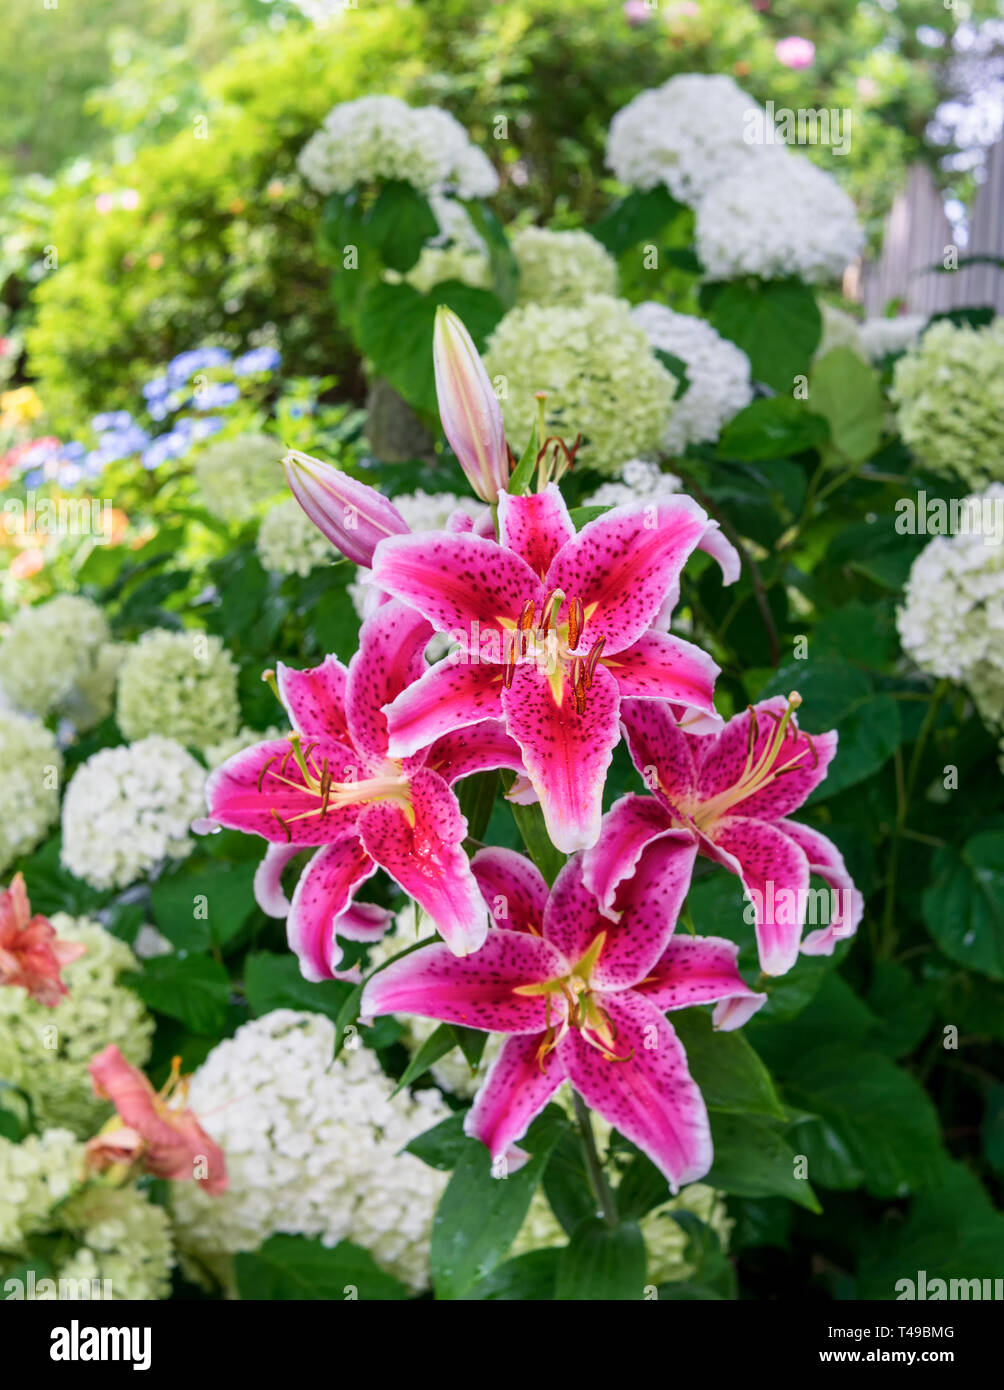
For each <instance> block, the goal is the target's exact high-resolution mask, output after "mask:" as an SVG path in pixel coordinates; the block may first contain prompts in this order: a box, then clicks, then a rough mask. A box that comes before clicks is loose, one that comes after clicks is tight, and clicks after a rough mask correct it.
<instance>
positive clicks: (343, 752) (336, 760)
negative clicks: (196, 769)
mask: <svg viewBox="0 0 1004 1390" xmlns="http://www.w3.org/2000/svg"><path fill="white" fill-rule="evenodd" d="M325 758H326V759H327V760H328V765H329V767H330V768H331V769H332V770H333V771H334V774H335V777H336V778H339V779H341V778H344V779H346V780H350V779H353V778H359V777H362V776H364V775H365V773H364V769H363V768H362V767H360V764H359V759H358V758H357V757H356V755H355V753H353V752H352V750H351V749H350V748H347V747H345V746H344V745H343V744H339V743H333V742H330V741H327V740H318V741H317V742H316V743H315V744H314V747H313V749H312V750H311V754H310V759H309V762H311V763H313V764H314V765H315V766H316V769H317V771H318V773H320V770H321V768H322V766H323V762H324V759H325ZM206 802H207V804H208V806H209V814H210V816H211V817H212V819H213V820H214V821H218V822H219V823H220V825H226V826H229V827H230V829H231V830H244V831H246V832H249V833H250V834H252V835H261V837H262V838H263V839H265V840H271V841H273V842H274V843H276V844H283V843H285V844H294V845H326V844H330V843H332V842H334V841H337V840H341V839H344V838H345V837H346V836H348V835H351V834H352V833H353V831H354V828H355V824H356V819H357V817H358V814H359V808H358V806H341V807H337V806H329V807H328V809H327V811H323V812H322V810H321V807H322V804H323V803H322V798H321V797H320V796H319V795H318V794H316V793H315V792H312V791H309V790H308V789H307V787H306V786H305V785H304V782H303V777H302V774H301V773H300V770H299V768H298V767H297V764H296V761H295V759H294V757H293V756H292V753H291V751H290V745H289V742H288V740H286V739H272V740H269V741H268V742H266V743H256V744H255V745H254V747H252V748H244V749H242V750H241V752H239V753H235V754H234V756H233V757H232V758H228V759H227V761H226V762H225V763H222V764H221V765H220V766H219V767H218V768H215V769H214V770H213V771H212V772H211V773H210V774H209V776H208V777H207V778H206Z"/></svg>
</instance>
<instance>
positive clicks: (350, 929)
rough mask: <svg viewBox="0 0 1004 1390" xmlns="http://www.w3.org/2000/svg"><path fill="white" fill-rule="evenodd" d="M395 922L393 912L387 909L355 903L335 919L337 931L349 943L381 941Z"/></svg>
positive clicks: (373, 904) (371, 904)
mask: <svg viewBox="0 0 1004 1390" xmlns="http://www.w3.org/2000/svg"><path fill="white" fill-rule="evenodd" d="M393 920H394V914H393V912H390V911H389V910H388V909H387V908H385V907H378V906H377V905H376V903H355V902H353V903H349V905H348V907H347V908H346V909H345V911H344V912H343V913H341V914H340V915H339V916H338V917H337V918H336V919H335V931H336V934H337V935H338V936H344V937H345V939H346V940H347V941H379V940H380V938H381V937H382V936H384V935H385V934H386V932H387V928H388V927H389V926H390V924H391V922H393Z"/></svg>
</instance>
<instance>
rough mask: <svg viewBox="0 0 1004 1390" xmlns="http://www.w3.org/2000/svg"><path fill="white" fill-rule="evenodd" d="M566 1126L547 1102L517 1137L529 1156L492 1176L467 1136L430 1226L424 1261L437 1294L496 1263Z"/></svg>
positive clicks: (453, 1292) (449, 1293)
mask: <svg viewBox="0 0 1004 1390" xmlns="http://www.w3.org/2000/svg"><path fill="white" fill-rule="evenodd" d="M567 1126H568V1121H567V1119H566V1117H565V1115H564V1113H563V1112H562V1111H560V1110H558V1108H557V1107H556V1106H553V1105H550V1106H548V1107H547V1109H546V1110H545V1111H544V1113H543V1114H542V1115H541V1116H539V1117H538V1119H536V1120H535V1121H534V1123H533V1124H532V1125H531V1126H530V1129H529V1131H528V1133H527V1136H526V1138H525V1139H523V1140H521V1141H520V1147H521V1148H523V1149H525V1150H526V1151H527V1152H528V1153H529V1154H530V1155H531V1157H530V1159H529V1160H528V1161H527V1162H526V1163H525V1164H524V1166H523V1167H522V1168H519V1169H517V1171H516V1172H515V1173H511V1174H509V1176H508V1177H498V1178H496V1177H492V1165H491V1163H490V1161H489V1158H488V1151H487V1150H486V1149H485V1146H484V1145H483V1144H481V1143H479V1142H478V1141H477V1140H476V1139H471V1140H468V1142H467V1146H466V1148H465V1149H463V1150H462V1152H461V1154H460V1157H459V1158H458V1160H457V1165H456V1167H455V1168H454V1170H453V1175H452V1176H451V1178H450V1181H449V1183H448V1184H447V1186H446V1190H445V1191H444V1193H443V1195H442V1197H441V1199H440V1202H439V1207H438V1209H437V1211H436V1218H435V1221H434V1223H433V1228H432V1248H431V1250H430V1261H431V1265H432V1281H433V1285H434V1287H435V1290H436V1297H437V1298H440V1299H458V1298H462V1297H463V1296H464V1295H465V1294H466V1293H467V1292H468V1290H470V1288H471V1287H472V1285H474V1284H476V1283H477V1282H478V1280H481V1279H484V1278H486V1277H487V1275H489V1274H490V1273H491V1271H492V1270H493V1269H494V1268H495V1266H496V1265H497V1264H499V1262H500V1261H501V1259H502V1257H503V1255H504V1254H505V1253H506V1251H507V1250H508V1249H509V1246H510V1245H511V1244H512V1242H513V1240H514V1239H515V1237H516V1234H517V1233H518V1231H519V1229H520V1227H521V1226H522V1224H523V1221H524V1218H525V1217H526V1213H527V1208H528V1207H529V1205H530V1199H531V1198H532V1197H533V1194H534V1192H535V1191H536V1189H537V1186H538V1184H539V1182H540V1180H541V1177H542V1176H543V1173H544V1169H545V1168H546V1166H547V1162H548V1159H549V1158H550V1155H551V1150H552V1149H553V1148H554V1146H555V1144H556V1143H557V1142H558V1139H559V1137H560V1135H561V1132H562V1130H563V1129H565V1128H567Z"/></svg>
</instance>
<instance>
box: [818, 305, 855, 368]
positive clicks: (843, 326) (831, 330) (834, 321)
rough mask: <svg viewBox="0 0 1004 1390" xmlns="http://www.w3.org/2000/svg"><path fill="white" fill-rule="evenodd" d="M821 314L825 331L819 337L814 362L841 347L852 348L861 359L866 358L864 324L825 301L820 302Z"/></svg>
mask: <svg viewBox="0 0 1004 1390" xmlns="http://www.w3.org/2000/svg"><path fill="white" fill-rule="evenodd" d="M819 314H820V317H821V318H822V320H823V331H822V333H821V334H820V336H819V346H818V347H817V348H816V351H815V354H814V357H813V361H818V360H819V359H820V358H821V357H825V356H826V354H827V353H828V352H832V351H833V349H834V348H840V347H846V348H850V349H851V351H852V352H855V353H857V355H858V356H859V357H865V356H866V353H865V349H864V345H863V343H862V341H861V332H862V324H861V323H860V322H859V320H858V319H856V318H855V317H854V315H853V314H848V313H847V312H846V310H844V309H838V308H836V306H835V305H833V304H828V303H827V302H826V301H825V300H819Z"/></svg>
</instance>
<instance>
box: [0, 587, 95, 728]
mask: <svg viewBox="0 0 1004 1390" xmlns="http://www.w3.org/2000/svg"><path fill="white" fill-rule="evenodd" d="M117 659H118V649H117V648H116V647H115V646H114V644H112V643H111V642H110V633H109V630H108V623H107V621H106V620H105V615H104V614H103V613H102V611H101V609H100V608H99V607H98V605H97V604H96V603H92V602H91V600H90V599H87V598H82V597H80V596H79V595H78V594H58V595H57V596H56V597H55V598H51V599H49V600H47V602H45V603H40V604H37V605H36V606H34V607H32V608H22V609H20V610H19V611H18V612H17V613H16V614H15V615H14V617H13V618H12V619H11V623H10V626H9V627H8V629H7V632H6V634H5V636H4V638H3V641H2V642H0V688H2V690H3V693H4V695H5V696H6V697H7V699H8V700H9V701H10V703H11V704H12V705H13V706H14V707H15V708H16V709H18V710H20V711H21V712H22V713H24V714H33V715H36V716H37V717H38V718H39V719H46V718H48V716H49V715H50V714H56V715H60V716H63V717H66V718H69V719H71V720H72V721H73V723H74V724H75V725H76V726H77V728H79V729H88V728H91V727H92V726H93V725H94V724H97V723H99V722H100V720H102V719H103V718H104V717H105V715H106V714H108V713H110V711H111V705H112V693H113V691H114V689H115V674H116V670H117Z"/></svg>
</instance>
